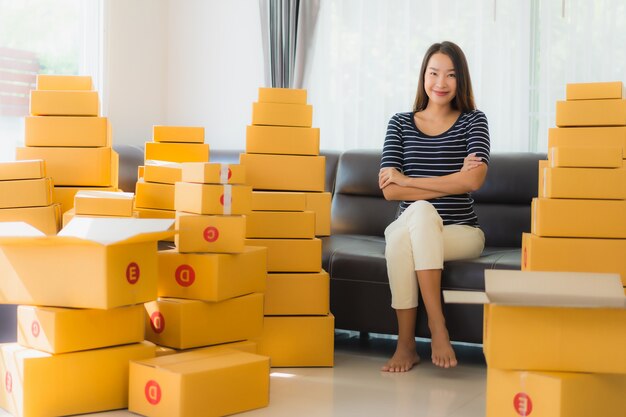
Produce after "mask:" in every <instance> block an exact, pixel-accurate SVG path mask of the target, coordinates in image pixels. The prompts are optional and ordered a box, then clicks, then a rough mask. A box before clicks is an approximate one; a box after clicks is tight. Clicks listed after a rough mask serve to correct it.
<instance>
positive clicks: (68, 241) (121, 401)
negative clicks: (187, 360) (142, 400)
mask: <svg viewBox="0 0 626 417" xmlns="http://www.w3.org/2000/svg"><path fill="white" fill-rule="evenodd" d="M172 223H173V221H172V220H139V219H110V218H103V219H91V218H76V219H74V220H73V221H72V222H70V224H69V225H68V226H67V227H66V228H65V229H63V230H62V231H61V232H60V233H59V234H58V235H57V236H43V234H42V233H41V232H38V231H37V230H36V229H34V228H32V227H30V226H28V225H27V224H25V223H2V224H0V236H2V237H0V250H1V251H2V254H3V256H2V257H0V274H1V275H2V277H3V279H2V280H1V281H0V302H2V303H9V304H22V305H20V306H19V307H18V334H17V340H18V342H17V343H9V344H3V345H0V354H1V356H2V360H1V361H0V374H1V375H2V381H3V387H2V389H0V406H1V407H2V408H4V409H6V410H8V411H9V412H11V413H12V414H13V415H15V416H44V415H70V414H82V413H87V412H97V411H103V410H111V409H118V408H126V407H127V406H128V370H129V361H130V360H134V359H145V358H150V357H154V355H155V346H154V345H153V344H152V343H149V342H144V307H143V303H144V302H146V301H149V300H153V299H155V298H156V295H157V240H158V239H160V238H163V237H165V236H169V235H171V233H172V232H169V231H168V229H170V228H171V226H172ZM68 393H71V395H68Z"/></svg>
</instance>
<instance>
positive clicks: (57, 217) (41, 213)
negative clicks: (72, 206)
mask: <svg viewBox="0 0 626 417" xmlns="http://www.w3.org/2000/svg"><path fill="white" fill-rule="evenodd" d="M0 222H24V223H28V224H29V225H31V226H33V227H34V228H35V229H38V230H39V231H40V232H42V233H44V234H46V235H56V234H57V232H58V231H59V229H60V226H61V205H60V204H51V205H49V206H43V207H18V208H4V209H0Z"/></svg>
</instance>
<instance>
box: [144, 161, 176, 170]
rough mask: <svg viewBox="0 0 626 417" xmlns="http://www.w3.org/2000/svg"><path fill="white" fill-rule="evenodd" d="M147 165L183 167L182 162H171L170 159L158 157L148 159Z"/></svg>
mask: <svg viewBox="0 0 626 417" xmlns="http://www.w3.org/2000/svg"><path fill="white" fill-rule="evenodd" d="M144 165H145V166H148V165H152V166H158V167H168V168H178V169H182V167H183V164H182V162H170V161H158V160H156V159H148V160H147V161H146V162H145V163H144Z"/></svg>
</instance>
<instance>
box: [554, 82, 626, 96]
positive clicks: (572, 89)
mask: <svg viewBox="0 0 626 417" xmlns="http://www.w3.org/2000/svg"><path fill="white" fill-rule="evenodd" d="M622 90H623V86H622V82H621V81H615V82H601V83H571V84H567V85H566V86H565V99H566V100H599V99H620V98H623V97H622Z"/></svg>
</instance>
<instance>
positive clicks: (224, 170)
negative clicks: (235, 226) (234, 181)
mask: <svg viewBox="0 0 626 417" xmlns="http://www.w3.org/2000/svg"><path fill="white" fill-rule="evenodd" d="M229 171H230V168H229V164H220V183H222V184H228V177H229V175H228V172H229ZM229 214H230V213H229Z"/></svg>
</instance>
